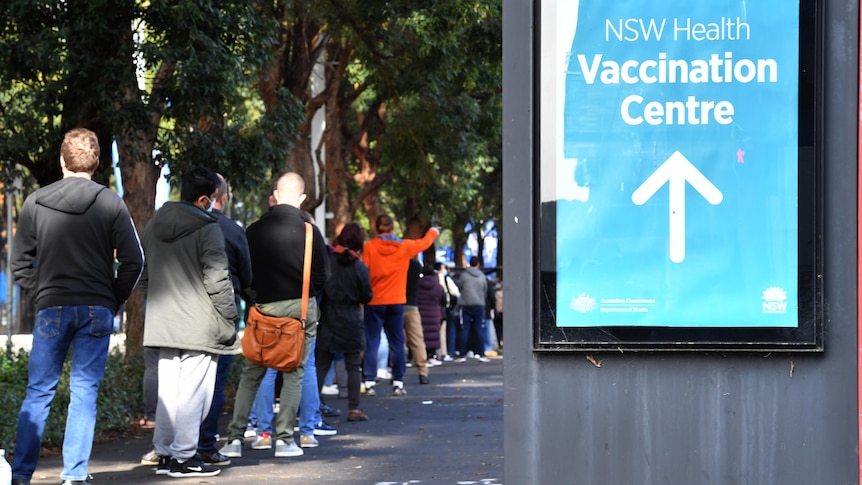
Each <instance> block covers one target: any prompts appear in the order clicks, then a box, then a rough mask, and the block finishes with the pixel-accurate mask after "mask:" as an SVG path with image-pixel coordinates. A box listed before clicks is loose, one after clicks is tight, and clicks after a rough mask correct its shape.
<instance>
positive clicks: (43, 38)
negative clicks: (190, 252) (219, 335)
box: [0, 0, 301, 343]
mask: <svg viewBox="0 0 862 485" xmlns="http://www.w3.org/2000/svg"><path fill="white" fill-rule="evenodd" d="M277 28H278V25H277V23H275V22H274V21H273V18H272V17H271V16H269V15H266V14H265V12H264V11H262V10H261V9H260V8H259V5H258V4H255V3H251V2H245V1H238V0H237V1H227V0H226V1H218V2H215V1H206V0H195V1H191V0H151V1H146V2H141V1H137V0H62V1H60V0H58V1H43V2H33V1H32V0H8V1H7V2H4V3H3V4H2V5H0V164H4V165H7V166H11V163H19V164H21V166H23V167H25V169H26V171H27V172H29V173H30V174H32V175H33V177H34V178H35V180H36V181H37V182H38V183H39V184H40V185H44V184H46V183H50V182H52V181H54V180H56V179H58V178H59V177H60V172H59V164H58V154H59V145H60V142H61V141H62V136H63V133H64V132H65V131H67V130H68V129H70V128H73V127H80V126H83V127H87V128H90V129H92V130H93V131H95V132H96V133H97V135H98V136H99V140H100V144H101V146H102V163H101V175H100V177H101V178H102V180H105V179H106V178H107V176H106V175H105V174H106V173H107V169H108V167H110V165H111V164H110V154H111V149H110V147H111V143H112V142H113V141H116V142H117V145H118V151H119V154H120V167H121V170H122V175H123V182H124V188H125V200H126V204H127V206H128V207H129V211H130V213H131V214H132V217H133V219H134V220H135V223H136V225H137V226H138V229H139V230H142V229H143V227H144V225H145V224H146V222H147V221H148V220H149V219H150V218H151V217H152V214H153V210H154V208H153V207H154V201H155V182H156V180H157V177H158V174H159V171H160V165H161V164H163V163H166V162H167V163H170V165H171V166H172V167H173V169H174V170H173V172H174V173H177V172H181V171H182V170H183V169H184V168H185V167H188V166H190V165H197V164H201V165H205V166H209V167H212V168H214V169H217V170H219V171H220V172H222V173H223V174H224V175H225V176H226V177H227V178H228V179H230V180H231V181H232V182H233V184H234V186H235V187H237V188H239V189H252V188H257V187H258V186H260V185H261V184H262V183H263V181H264V180H265V179H268V178H269V175H270V172H271V171H272V170H277V169H278V168H279V167H281V166H282V161H283V160H284V158H285V156H286V154H287V153H288V151H289V150H290V148H291V147H290V141H291V140H293V139H294V138H295V135H294V134H293V131H294V129H295V126H296V123H297V121H296V120H297V116H298V115H300V114H301V112H299V111H297V108H298V106H297V104H296V103H295V102H294V101H293V99H292V95H291V94H290V93H289V92H287V91H284V90H281V89H278V90H275V91H274V92H273V96H275V99H276V100H277V101H278V103H277V106H276V107H275V108H274V109H267V110H265V111H264V110H263V108H262V106H263V103H262V100H260V98H259V97H257V96H256V93H257V90H255V89H252V87H253V84H254V82H255V80H256V79H257V74H258V71H259V69H260V68H261V66H264V65H266V64H267V63H268V62H269V61H270V60H271V58H272V55H273V48H274V46H275V45H277V40H276V37H275V36H276V34H277V32H278V30H277ZM154 150H155V151H156V152H155V153H157V154H158V155H156V156H154V155H153V154H154ZM7 172H8V170H7ZM7 180H8V179H7ZM127 310H128V312H129V319H128V321H129V324H130V326H129V337H130V341H131V342H133V343H135V342H140V331H141V328H142V315H143V312H142V300H141V299H140V296H139V295H137V294H134V295H133V298H132V299H131V300H130V301H129V304H128V306H127Z"/></svg>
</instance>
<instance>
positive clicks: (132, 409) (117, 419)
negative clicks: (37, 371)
mask: <svg viewBox="0 0 862 485" xmlns="http://www.w3.org/2000/svg"><path fill="white" fill-rule="evenodd" d="M29 361H30V354H28V353H27V352H26V351H24V350H19V351H18V352H17V353H14V352H8V351H6V352H2V353H0V448H2V449H6V450H13V449H14V445H15V431H16V429H17V427H18V411H20V410H21V401H23V399H24V393H25V391H26V388H27V366H28V364H29ZM242 364H243V357H242V356H236V357H234V360H233V365H232V366H231V372H230V376H229V377H228V383H227V386H226V389H225V411H224V412H230V410H231V407H232V405H233V400H234V396H235V395H236V385H237V383H238V382H239V375H240V369H241V368H242ZM70 370H71V360H70V359H68V358H67V359H66V363H65V364H64V366H63V374H62V376H61V377H60V383H59V384H58V386H57V393H56V395H55V396H54V401H53V402H52V403H51V412H50V414H49V415H48V421H47V423H46V424H45V433H44V436H43V438H42V446H43V447H61V446H62V444H63V431H64V429H65V426H66V412H67V409H68V407H69V372H70ZM143 376H144V358H143V354H142V353H138V354H137V355H135V356H133V357H130V358H128V359H126V356H125V354H124V353H123V352H121V351H120V350H118V349H114V350H112V351H111V352H110V353H109V354H108V362H107V365H106V368H105V375H104V377H103V378H102V384H101V387H100V389H99V398H98V401H97V404H96V405H97V409H98V413H97V415H96V416H97V417H96V440H104V439H110V438H112V437H116V436H120V435H123V434H126V433H129V432H130V431H133V430H134V429H135V427H136V424H135V423H136V421H137V420H138V419H140V417H141V416H143ZM7 454H11V451H10V452H8V453H7Z"/></svg>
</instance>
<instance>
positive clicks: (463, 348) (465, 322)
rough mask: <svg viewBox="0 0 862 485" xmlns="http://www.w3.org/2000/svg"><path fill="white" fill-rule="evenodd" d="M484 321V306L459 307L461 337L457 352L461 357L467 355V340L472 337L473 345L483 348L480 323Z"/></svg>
mask: <svg viewBox="0 0 862 485" xmlns="http://www.w3.org/2000/svg"><path fill="white" fill-rule="evenodd" d="M484 322H485V307H484V306H481V305H471V306H465V307H463V308H462V309H461V339H460V341H459V342H458V353H459V354H460V356H461V357H464V356H466V355H467V341H468V340H470V336H471V335H472V337H473V346H475V347H476V348H477V349H481V348H484V346H485V337H484V336H483V335H482V333H483V330H482V325H483V324H484Z"/></svg>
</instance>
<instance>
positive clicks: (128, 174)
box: [117, 135, 160, 358]
mask: <svg viewBox="0 0 862 485" xmlns="http://www.w3.org/2000/svg"><path fill="white" fill-rule="evenodd" d="M153 140H154V138H152V137H148V136H145V135H142V136H140V137H139V138H138V139H136V140H118V143H117V145H118V151H119V154H120V160H121V162H122V163H121V164H120V169H121V170H122V175H123V186H124V188H125V191H124V194H123V200H124V201H125V202H126V207H128V209H129V214H131V216H132V221H133V222H134V223H135V228H136V229H137V230H138V234H142V233H143V231H144V226H146V224H147V222H149V220H150V219H152V218H153V214H154V212H155V201H156V180H157V179H158V176H159V172H160V169H159V167H158V166H157V165H155V164H154V163H153V160H152V156H151V153H152V152H153V143H154V141H153ZM143 340H144V297H143V295H142V294H141V292H139V291H137V290H135V291H133V292H132V295H131V296H130V297H129V300H128V301H127V302H126V357H127V358H128V357H131V356H133V355H135V354H137V353H138V352H140V351H141V349H142V345H143Z"/></svg>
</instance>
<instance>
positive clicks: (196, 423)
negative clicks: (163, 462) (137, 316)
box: [153, 348, 218, 462]
mask: <svg viewBox="0 0 862 485" xmlns="http://www.w3.org/2000/svg"><path fill="white" fill-rule="evenodd" d="M217 363H218V359H216V358H215V355H214V354H209V353H206V352H200V351H192V350H182V349H170V348H161V349H159V403H158V407H157V408H156V429H155V431H154V432H153V446H154V447H155V449H156V453H157V454H159V455H162V456H171V457H173V458H176V459H177V461H180V462H184V461H186V460H188V459H189V458H191V457H192V456H194V454H195V453H196V452H197V448H198V438H199V436H200V427H201V422H202V421H203V420H204V418H205V417H206V415H207V413H209V410H210V404H212V400H213V390H214V389H215V377H216V367H217Z"/></svg>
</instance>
